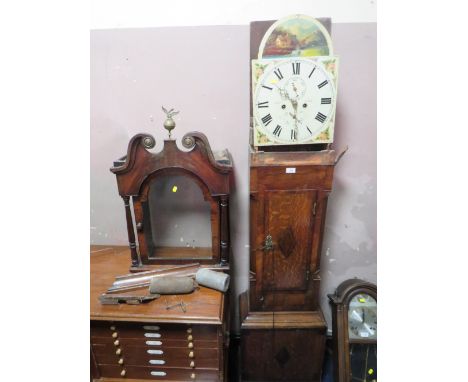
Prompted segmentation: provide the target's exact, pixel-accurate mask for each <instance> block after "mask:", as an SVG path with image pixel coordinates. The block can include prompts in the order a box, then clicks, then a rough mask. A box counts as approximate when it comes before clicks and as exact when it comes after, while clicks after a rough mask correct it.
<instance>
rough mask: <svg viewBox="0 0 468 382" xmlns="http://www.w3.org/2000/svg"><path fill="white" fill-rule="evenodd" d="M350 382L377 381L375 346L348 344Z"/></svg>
mask: <svg viewBox="0 0 468 382" xmlns="http://www.w3.org/2000/svg"><path fill="white" fill-rule="evenodd" d="M349 357H350V359H351V382H376V381H377V344H375V343H374V344H356V343H355V344H350V348H349Z"/></svg>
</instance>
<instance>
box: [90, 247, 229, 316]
mask: <svg viewBox="0 0 468 382" xmlns="http://www.w3.org/2000/svg"><path fill="white" fill-rule="evenodd" d="M128 255H129V249H128V247H112V246H100V247H98V246H94V247H93V249H92V251H91V296H90V303H91V308H90V315H91V317H90V318H91V320H114V321H138V322H152V321H154V320H157V321H158V322H178V323H186V322H192V323H194V322H196V323H206V324H218V325H221V324H222V312H223V304H224V295H223V293H221V292H218V291H215V290H213V289H209V288H204V287H200V289H199V290H196V291H195V292H193V293H190V294H187V295H178V296H167V297H164V296H162V297H161V298H159V299H157V300H154V301H151V302H149V303H147V304H141V305H126V304H121V305H101V304H100V303H99V301H98V297H99V295H100V294H102V293H104V292H105V291H106V290H107V288H109V286H111V285H112V283H113V281H114V279H115V276H117V275H123V274H126V273H127V272H128V263H129V261H128V258H129V256H128ZM164 267H165V266H161V267H160V268H164ZM166 267H167V266H166ZM153 268H154V269H157V268H159V267H157V266H154V267H153ZM140 293H143V294H145V293H148V288H143V289H137V290H135V291H132V292H126V293H125V294H129V295H132V294H140ZM121 294H124V293H121ZM165 299H167V301H168V302H169V304H170V305H171V304H172V303H177V302H179V300H182V301H184V303H185V304H187V305H188V307H187V312H186V313H185V314H180V313H181V312H180V310H177V309H171V310H166V308H165V307H166V305H165Z"/></svg>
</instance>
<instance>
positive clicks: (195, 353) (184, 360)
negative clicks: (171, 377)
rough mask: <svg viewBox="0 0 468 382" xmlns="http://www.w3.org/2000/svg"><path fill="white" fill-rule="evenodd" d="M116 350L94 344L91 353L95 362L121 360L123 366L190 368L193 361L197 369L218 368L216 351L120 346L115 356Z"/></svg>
mask: <svg viewBox="0 0 468 382" xmlns="http://www.w3.org/2000/svg"><path fill="white" fill-rule="evenodd" d="M116 349H117V348H116V347H115V346H114V345H113V344H94V345H93V353H94V356H95V358H96V362H97V363H98V364H110V365H112V364H115V365H117V362H118V361H119V359H123V364H124V365H134V366H150V365H151V364H156V365H158V366H161V367H164V368H166V367H181V368H190V367H191V366H190V363H191V362H192V361H193V362H194V364H195V367H197V368H207V369H218V368H219V353H218V349H196V348H193V349H188V348H187V347H181V348H148V347H141V346H130V345H122V346H119V347H118V349H120V350H121V353H120V354H119V355H117V354H116ZM151 353H152V354H151ZM158 353H160V354H158ZM190 353H191V354H190ZM189 355H192V357H190V356H189Z"/></svg>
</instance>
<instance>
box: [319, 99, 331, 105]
mask: <svg viewBox="0 0 468 382" xmlns="http://www.w3.org/2000/svg"><path fill="white" fill-rule="evenodd" d="M320 103H321V104H322V105H328V104H331V98H322V100H321V102H320Z"/></svg>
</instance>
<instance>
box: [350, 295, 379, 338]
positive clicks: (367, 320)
mask: <svg viewBox="0 0 468 382" xmlns="http://www.w3.org/2000/svg"><path fill="white" fill-rule="evenodd" d="M348 330H349V338H350V339H366V340H367V339H376V338H377V301H375V299H374V298H373V297H371V296H369V295H368V294H365V293H359V294H357V295H356V296H354V297H353V298H352V299H351V301H350V303H349V308H348Z"/></svg>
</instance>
